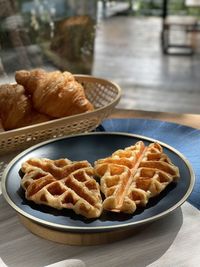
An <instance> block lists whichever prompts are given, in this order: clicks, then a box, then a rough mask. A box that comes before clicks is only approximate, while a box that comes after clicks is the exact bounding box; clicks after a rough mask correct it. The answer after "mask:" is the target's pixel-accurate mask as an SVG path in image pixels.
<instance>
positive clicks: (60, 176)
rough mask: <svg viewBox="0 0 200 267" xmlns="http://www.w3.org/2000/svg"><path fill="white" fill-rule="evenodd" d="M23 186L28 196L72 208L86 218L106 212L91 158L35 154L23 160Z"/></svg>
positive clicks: (60, 206)
mask: <svg viewBox="0 0 200 267" xmlns="http://www.w3.org/2000/svg"><path fill="white" fill-rule="evenodd" d="M21 171H22V172H23V173H24V176H23V178H22V180H21V186H22V187H23V188H24V190H25V197H26V199H28V200H31V201H33V202H35V203H36V204H44V205H48V206H50V207H53V208H56V209H63V208H66V209H72V210H73V211H74V212H75V213H76V214H80V215H83V216H84V217H86V218H97V217H99V216H100V214H101V212H102V200H101V194H100V190H99V184H98V183H97V182H96V181H95V179H94V169H93V167H92V166H91V165H90V164H89V163H88V162H87V161H78V162H72V161H70V160H68V159H59V160H49V159H38V158H32V159H29V160H28V161H26V162H25V163H23V164H22V167H21Z"/></svg>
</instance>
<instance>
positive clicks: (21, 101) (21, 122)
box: [0, 84, 50, 130]
mask: <svg viewBox="0 0 200 267" xmlns="http://www.w3.org/2000/svg"><path fill="white" fill-rule="evenodd" d="M0 118H1V123H2V126H3V128H4V130H12V129H16V128H19V127H24V126H27V125H31V124H35V123H40V122H44V121H48V120H50V117H49V116H46V115H43V114H40V113H39V112H36V111H35V110H33V108H32V105H31V100H30V98H29V97H28V96H27V95H26V94H25V90H24V87H23V86H21V85H19V84H3V85H1V86H0Z"/></svg>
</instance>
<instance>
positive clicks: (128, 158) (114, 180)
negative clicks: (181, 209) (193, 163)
mask: <svg viewBox="0 0 200 267" xmlns="http://www.w3.org/2000/svg"><path fill="white" fill-rule="evenodd" d="M95 171H96V174H97V175H98V176H99V177H100V184H101V191H102V192H103V193H104V195H105V200H104V202H103V208H104V209H106V210H110V211H115V212H126V213H133V212H134V211H135V210H136V208H137V207H138V206H146V204H147V203H148V201H149V198H151V197H154V196H156V195H158V194H160V193H161V191H163V190H164V189H165V188H166V186H167V185H168V184H169V183H171V182H173V181H176V180H177V179H178V178H179V170H178V168H177V167H176V166H175V165H173V164H172V162H171V161H170V159H169V158H168V157H167V155H166V154H164V153H163V150H162V147H161V146H160V145H159V144H158V143H152V144H150V145H149V146H147V147H145V145H144V143H143V142H138V143H136V145H135V146H130V147H128V148H125V149H124V150H118V151H116V152H114V153H113V154H112V156H111V157H108V158H105V159H101V160H98V161H96V162H95Z"/></svg>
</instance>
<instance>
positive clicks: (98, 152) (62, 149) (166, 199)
mask: <svg viewBox="0 0 200 267" xmlns="http://www.w3.org/2000/svg"><path fill="white" fill-rule="evenodd" d="M138 140H143V141H144V143H146V144H148V143H150V142H154V141H155V140H154V139H150V138H147V137H144V136H139V135H132V134H122V133H98V132H97V133H89V134H82V135H76V136H71V137H65V138H60V139H54V140H50V141H47V142H43V143H41V144H39V145H36V146H34V147H32V148H30V149H27V150H25V151H24V152H23V153H21V154H19V155H18V156H17V157H16V158H15V159H14V160H12V162H11V163H10V164H9V165H8V167H7V168H6V170H5V172H4V175H3V179H2V192H3V195H4V197H5V199H6V200H7V202H8V203H9V204H10V205H11V206H12V207H13V208H14V209H15V210H16V211H17V212H18V213H20V214H21V215H24V216H25V217H27V218H29V219H31V220H33V221H34V222H37V223H41V224H43V225H45V226H48V227H53V228H56V229H59V230H64V231H69V230H70V231H78V232H95V231H109V230H114V229H121V228H127V227H133V226H138V225H141V224H143V223H147V222H151V221H153V220H156V219H159V218H161V217H163V216H164V215H167V214H168V213H170V212H171V211H173V210H174V209H176V208H177V207H179V206H180V205H181V204H182V203H183V202H184V201H185V200H186V199H187V198H188V196H189V195H190V193H191V191H192V188H193V186H194V179H195V178H194V173H193V170H192V168H191V166H190V164H189V162H188V160H187V159H186V158H185V157H184V156H183V155H182V154H181V153H180V152H178V151H177V150H175V149H174V148H172V147H170V146H169V145H167V144H164V143H161V142H159V143H160V144H161V145H162V146H163V148H164V152H165V153H166V154H167V155H168V156H169V157H170V159H171V160H172V162H173V163H174V164H175V165H177V166H178V167H179V169H180V175H181V179H180V180H179V182H178V183H177V184H175V185H174V184H173V185H172V184H171V185H169V186H168V187H167V188H166V189H165V190H164V191H163V192H162V193H161V194H160V195H159V196H158V197H155V198H153V199H151V200H150V201H149V203H148V205H147V206H146V208H145V209H138V210H137V211H136V212H135V213H134V214H133V215H127V214H112V213H109V212H104V213H103V214H102V215H101V217H100V218H98V219H95V220H88V219H84V218H83V217H82V216H78V215H76V214H75V213H74V212H73V211H69V210H61V211H59V210H58V211H57V210H55V209H53V208H50V207H47V206H43V205H36V204H34V203H32V202H30V201H27V200H26V199H25V198H24V192H23V190H22V189H21V188H20V179H21V178H20V176H19V173H18V172H19V169H20V167H21V164H22V162H24V161H25V160H27V159H28V158H31V157H46V158H50V159H58V158H69V159H71V160H75V161H77V160H88V161H89V162H90V163H91V164H93V162H94V161H95V160H97V159H99V158H103V157H107V156H109V155H110V154H111V153H113V152H114V151H115V150H116V149H120V148H122V149H123V148H125V147H127V146H130V145H132V144H134V143H136V142H137V141H138Z"/></svg>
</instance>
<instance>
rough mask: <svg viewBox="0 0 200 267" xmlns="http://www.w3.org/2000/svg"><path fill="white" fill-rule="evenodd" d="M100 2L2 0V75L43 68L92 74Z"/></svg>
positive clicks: (0, 32) (0, 45)
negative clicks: (97, 13) (97, 11)
mask: <svg viewBox="0 0 200 267" xmlns="http://www.w3.org/2000/svg"><path fill="white" fill-rule="evenodd" d="M96 10H97V3H96V1H86V0H84V1H78V0H76V1H70V0H56V1H55V0H17V1H15V0H0V52H1V61H0V75H1V77H4V78H5V77H7V75H8V76H9V75H10V76H11V77H12V76H13V72H15V71H16V70H19V69H31V68H36V67H43V68H46V69H55V68H58V69H60V70H69V71H71V72H73V73H86V74H90V73H91V69H92V62H93V50H94V37H95V24H96Z"/></svg>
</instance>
